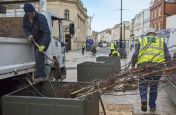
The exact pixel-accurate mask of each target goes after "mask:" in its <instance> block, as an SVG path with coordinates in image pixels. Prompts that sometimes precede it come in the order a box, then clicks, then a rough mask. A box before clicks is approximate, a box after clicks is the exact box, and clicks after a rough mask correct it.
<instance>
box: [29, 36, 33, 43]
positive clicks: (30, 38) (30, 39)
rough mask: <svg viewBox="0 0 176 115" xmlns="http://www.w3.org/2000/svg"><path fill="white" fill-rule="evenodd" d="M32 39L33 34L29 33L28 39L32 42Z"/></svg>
mask: <svg viewBox="0 0 176 115" xmlns="http://www.w3.org/2000/svg"><path fill="white" fill-rule="evenodd" d="M32 39H33V35H29V36H28V41H29V42H30V43H31V42H32Z"/></svg>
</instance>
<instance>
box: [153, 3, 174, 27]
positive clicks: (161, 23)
mask: <svg viewBox="0 0 176 115" xmlns="http://www.w3.org/2000/svg"><path fill="white" fill-rule="evenodd" d="M175 13H176V0H152V1H151V3H150V27H152V28H155V29H156V30H162V29H166V17H167V16H171V15H173V14H175Z"/></svg>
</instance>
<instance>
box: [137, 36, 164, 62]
mask: <svg viewBox="0 0 176 115" xmlns="http://www.w3.org/2000/svg"><path fill="white" fill-rule="evenodd" d="M139 44H140V50H139V53H138V61H137V64H141V63H143V62H155V63H162V62H165V57H164V38H158V37H157V36H147V37H144V38H140V39H139Z"/></svg>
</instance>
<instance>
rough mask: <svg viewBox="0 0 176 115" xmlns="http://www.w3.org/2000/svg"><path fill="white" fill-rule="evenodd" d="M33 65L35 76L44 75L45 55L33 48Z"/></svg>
mask: <svg viewBox="0 0 176 115" xmlns="http://www.w3.org/2000/svg"><path fill="white" fill-rule="evenodd" d="M34 54H35V66H36V72H37V73H36V75H37V76H36V77H37V78H38V77H46V73H45V55H44V54H43V53H41V52H39V51H38V49H35V52H34Z"/></svg>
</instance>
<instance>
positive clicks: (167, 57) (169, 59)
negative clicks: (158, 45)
mask: <svg viewBox="0 0 176 115" xmlns="http://www.w3.org/2000/svg"><path fill="white" fill-rule="evenodd" d="M164 56H165V60H166V61H171V59H172V58H171V55H170V53H169V50H168V47H167V45H166V43H164Z"/></svg>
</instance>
